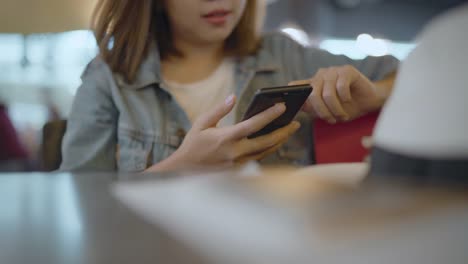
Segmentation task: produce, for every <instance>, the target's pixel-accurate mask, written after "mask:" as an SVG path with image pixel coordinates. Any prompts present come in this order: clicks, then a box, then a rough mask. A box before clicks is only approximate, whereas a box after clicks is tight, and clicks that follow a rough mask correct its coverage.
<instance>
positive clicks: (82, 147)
mask: <svg viewBox="0 0 468 264" xmlns="http://www.w3.org/2000/svg"><path fill="white" fill-rule="evenodd" d="M81 79H82V84H81V86H80V87H79V88H78V91H77V93H76V96H75V98H74V102H73V105H72V108H71V112H70V115H69V119H68V121H67V130H66V133H65V136H64V139H63V144H62V164H61V166H60V170H62V171H114V170H116V144H117V132H116V131H117V119H118V111H117V108H116V106H115V104H114V101H113V99H112V92H111V91H112V90H111V87H112V85H115V82H114V81H113V77H112V73H111V71H110V69H109V68H108V66H107V65H106V64H105V63H104V62H103V61H102V60H100V59H99V58H97V59H95V60H94V61H92V62H91V63H90V64H89V65H88V66H87V68H86V70H85V72H84V73H83V75H82V77H81Z"/></svg>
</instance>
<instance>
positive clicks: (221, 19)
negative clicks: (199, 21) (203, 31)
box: [202, 10, 231, 26]
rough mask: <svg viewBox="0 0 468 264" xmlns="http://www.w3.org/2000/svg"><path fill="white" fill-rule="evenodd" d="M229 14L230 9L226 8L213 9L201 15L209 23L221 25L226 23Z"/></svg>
mask: <svg viewBox="0 0 468 264" xmlns="http://www.w3.org/2000/svg"><path fill="white" fill-rule="evenodd" d="M229 15H231V12H230V11H227V10H215V11H212V12H210V13H208V14H205V15H203V16H202V18H203V19H204V20H205V21H206V22H208V23H209V24H212V25H215V26H222V25H224V24H225V23H226V21H227V19H228V18H229Z"/></svg>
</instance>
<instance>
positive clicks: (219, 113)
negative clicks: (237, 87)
mask: <svg viewBox="0 0 468 264" xmlns="http://www.w3.org/2000/svg"><path fill="white" fill-rule="evenodd" d="M235 101H236V97H235V96H234V95H233V94H231V95H230V96H228V97H227V98H226V100H225V101H224V102H222V103H220V104H218V105H216V106H215V107H214V109H213V110H212V111H209V112H207V113H204V114H202V115H201V116H200V117H198V118H197V120H195V122H194V124H193V127H194V128H195V129H197V130H204V129H207V128H210V127H215V126H216V125H217V124H218V122H219V121H220V120H221V119H222V118H223V117H225V116H226V115H227V114H229V112H231V111H232V109H233V108H234V105H235Z"/></svg>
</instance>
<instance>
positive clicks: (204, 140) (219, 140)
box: [150, 96, 300, 171]
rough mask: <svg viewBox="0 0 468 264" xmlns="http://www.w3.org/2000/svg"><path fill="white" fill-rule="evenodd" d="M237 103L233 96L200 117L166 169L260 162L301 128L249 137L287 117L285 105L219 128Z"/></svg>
mask: <svg viewBox="0 0 468 264" xmlns="http://www.w3.org/2000/svg"><path fill="white" fill-rule="evenodd" d="M234 103H235V97H234V96H231V97H229V98H228V99H227V100H226V102H224V103H222V104H220V105H218V106H216V107H215V109H213V111H211V112H209V113H206V114H204V115H202V116H200V117H199V118H198V119H197V120H196V121H195V122H194V124H193V126H192V129H191V130H190V131H189V132H188V133H187V135H186V137H185V139H184V141H183V142H182V145H181V146H180V147H179V148H178V149H177V150H176V152H175V153H174V154H173V155H172V156H171V157H170V158H169V160H167V161H166V162H165V167H166V169H167V168H168V167H171V168H170V169H172V168H174V167H178V168H180V167H185V168H187V167H189V168H206V167H211V166H215V167H227V166H231V165H234V164H236V163H243V162H246V161H249V160H260V159H262V158H264V157H265V156H266V155H268V154H270V153H273V152H275V151H276V150H277V149H278V148H279V147H280V146H281V145H282V144H284V143H285V142H286V141H287V140H288V138H289V137H290V136H291V135H292V134H293V133H294V132H296V131H297V129H299V127H300V124H299V123H298V122H296V121H293V122H292V123H291V124H289V125H287V126H285V127H282V128H280V129H277V130H275V131H273V132H272V133H270V134H267V135H264V136H259V137H256V138H252V139H248V138H247V136H249V135H251V134H253V133H255V132H257V131H259V130H260V129H262V128H263V127H265V126H266V125H267V124H269V123H270V122H271V121H273V120H275V119H276V118H278V117H279V116H280V115H281V114H283V113H284V111H285V110H286V107H285V105H284V104H277V105H275V106H273V107H271V108H269V109H267V110H265V111H264V112H262V113H260V114H258V115H256V116H253V117H252V118H250V119H248V120H245V121H242V122H240V123H238V124H235V125H232V126H228V127H220V128H218V127H216V126H217V124H218V122H219V121H220V120H221V119H222V118H223V117H224V116H226V115H227V114H228V113H229V112H230V111H231V110H232V109H233V107H234ZM168 163H170V164H169V165H168ZM158 167H161V165H158V164H156V165H155V167H154V168H153V169H158ZM150 171H151V168H150ZM153 171H154V170H153Z"/></svg>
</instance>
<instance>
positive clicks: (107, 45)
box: [92, 0, 261, 82]
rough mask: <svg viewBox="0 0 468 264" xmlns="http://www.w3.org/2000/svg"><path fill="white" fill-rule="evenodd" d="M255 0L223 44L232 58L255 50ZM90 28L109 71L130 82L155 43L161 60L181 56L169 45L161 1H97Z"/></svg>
mask: <svg viewBox="0 0 468 264" xmlns="http://www.w3.org/2000/svg"><path fill="white" fill-rule="evenodd" d="M257 8H258V6H257V1H256V0H248V1H247V6H246V9H245V11H244V14H243V16H242V18H241V19H240V21H239V24H238V25H237V26H236V28H235V29H234V31H233V33H232V34H231V35H230V36H229V37H228V38H227V40H226V42H225V51H226V53H227V54H229V55H233V56H239V57H243V56H248V55H250V54H253V53H255V52H256V51H257V49H258V47H259V36H258V24H259V21H258V20H259V19H261V18H259V17H258V14H257ZM92 27H93V30H94V34H95V37H96V41H97V44H98V46H99V51H100V56H101V57H102V58H103V59H104V60H105V61H106V63H107V64H108V65H109V66H110V67H111V69H112V71H113V72H116V73H119V74H121V75H122V76H123V77H124V78H125V79H126V80H127V81H129V82H133V81H134V80H135V76H136V74H137V72H138V69H139V67H140V65H141V63H142V62H143V60H144V59H145V58H146V56H147V55H148V51H149V49H150V48H151V47H152V45H154V44H156V45H157V47H158V49H159V53H160V56H161V58H163V59H164V58H166V57H167V56H170V55H176V56H177V55H178V56H180V55H181V54H180V53H179V52H178V51H177V50H176V49H175V47H174V45H173V43H172V33H171V28H170V25H169V19H168V16H167V14H166V12H165V7H164V0H118V1H116V0H99V2H98V4H97V6H96V8H95V10H94V14H93V20H92Z"/></svg>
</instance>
